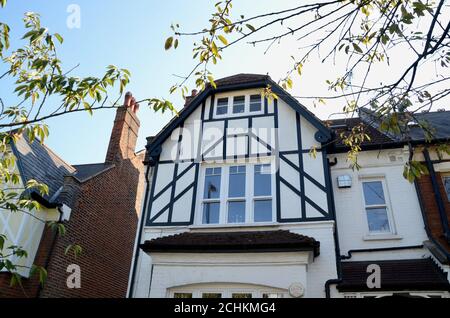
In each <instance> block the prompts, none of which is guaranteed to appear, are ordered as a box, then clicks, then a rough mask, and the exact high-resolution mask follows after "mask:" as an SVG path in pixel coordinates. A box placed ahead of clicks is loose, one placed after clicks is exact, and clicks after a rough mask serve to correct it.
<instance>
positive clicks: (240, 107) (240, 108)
mask: <svg viewBox="0 0 450 318" xmlns="http://www.w3.org/2000/svg"><path fill="white" fill-rule="evenodd" d="M244 111H245V96H235V97H234V98H233V114H240V113H243V112H244Z"/></svg>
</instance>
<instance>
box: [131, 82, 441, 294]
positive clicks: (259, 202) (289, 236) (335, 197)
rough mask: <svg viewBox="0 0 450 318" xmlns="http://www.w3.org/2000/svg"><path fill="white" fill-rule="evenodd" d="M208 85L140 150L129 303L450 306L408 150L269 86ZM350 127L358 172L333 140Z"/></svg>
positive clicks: (372, 125) (364, 118) (365, 116)
mask: <svg viewBox="0 0 450 318" xmlns="http://www.w3.org/2000/svg"><path fill="white" fill-rule="evenodd" d="M216 85H217V87H215V88H213V87H212V86H207V87H206V88H205V89H204V90H202V91H201V92H199V93H197V92H194V91H193V94H192V96H190V97H189V98H187V100H186V104H185V106H184V108H183V109H182V110H181V111H180V113H179V115H178V116H177V117H174V119H173V120H172V121H170V122H169V123H168V124H167V125H166V126H165V127H164V128H163V129H162V130H161V132H160V133H158V134H157V135H156V136H154V137H149V138H148V144H147V151H146V155H145V161H144V163H145V164H146V174H145V176H146V187H145V194H144V196H143V198H144V200H143V205H142V213H141V216H140V222H139V228H138V231H137V237H136V246H135V252H134V256H133V265H132V268H131V273H130V280H129V287H128V296H129V297H152V298H153V297H170V298H172V297H175V298H191V297H203V298H220V297H233V298H251V297H263V298H272V297H287V298H289V297H348V298H353V297H383V296H392V295H394V294H395V295H399V294H400V295H407V296H412V297H413V296H419V297H449V295H450V294H449V291H450V285H449V281H448V267H447V268H446V267H445V266H443V264H442V263H440V262H439V260H438V259H437V258H436V256H435V252H434V251H433V250H431V249H430V248H429V247H428V246H429V245H428V243H427V242H428V241H429V240H430V239H429V237H428V236H427V230H426V228H425V226H424V220H423V218H422V211H423V209H422V208H421V203H420V200H419V197H418V195H417V192H416V188H415V186H414V184H411V183H409V182H408V181H407V180H406V179H404V178H403V176H402V172H403V166H404V164H405V162H406V161H407V160H408V156H409V151H408V147H407V146H408V143H407V142H405V141H403V140H398V139H397V138H394V137H393V136H390V135H387V134H383V133H380V132H379V131H378V130H377V129H376V128H377V126H376V125H377V122H376V121H374V120H372V119H371V118H369V117H370V116H369V115H370V112H367V113H366V112H361V114H360V117H359V118H350V119H340V120H333V121H327V122H323V121H321V120H319V119H318V118H317V117H315V116H314V114H312V113H311V112H309V111H308V110H307V109H306V108H305V107H304V106H303V105H301V104H300V103H299V102H298V101H297V100H296V99H295V98H293V97H292V96H290V95H289V94H288V93H287V92H286V91H284V90H283V89H282V88H281V87H280V86H278V85H277V84H276V83H275V82H273V81H272V80H271V79H270V77H269V76H267V75H256V74H238V75H234V76H230V77H226V78H223V79H219V80H217V81H216ZM268 85H270V86H271V89H272V91H273V92H274V93H275V94H276V95H277V96H278V98H277V99H268V98H265V97H263V95H262V90H263V89H264V88H266V87H267V86H268ZM357 125H364V126H366V129H368V132H369V134H370V135H371V136H372V139H371V140H370V141H366V142H365V143H364V144H363V150H362V151H361V153H360V157H359V164H360V165H361V169H359V170H353V169H351V168H350V167H349V162H347V157H346V155H347V154H346V152H347V151H348V149H347V148H346V146H345V145H344V144H343V143H342V142H341V141H340V138H339V136H340V134H341V133H342V132H344V133H345V132H346V131H348V130H350V129H352V128H353V127H355V126H357ZM311 149H315V150H316V151H315V154H313V153H312V152H311ZM379 271H381V285H376V286H372V285H370V284H369V285H368V284H367V280H368V278H369V275H371V274H374V275H377V273H379ZM376 277H377V276H375V278H376ZM378 277H379V276H378ZM376 282H377V279H375V283H376ZM371 287H375V288H371ZM378 287H379V288H378Z"/></svg>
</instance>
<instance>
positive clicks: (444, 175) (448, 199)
mask: <svg viewBox="0 0 450 318" xmlns="http://www.w3.org/2000/svg"><path fill="white" fill-rule="evenodd" d="M445 179H450V173H448V172H446V173H443V174H442V186H443V187H444V192H445V194H446V195H447V201H448V202H450V193H448V192H447V189H446V188H445Z"/></svg>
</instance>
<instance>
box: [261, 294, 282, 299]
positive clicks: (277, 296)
mask: <svg viewBox="0 0 450 318" xmlns="http://www.w3.org/2000/svg"><path fill="white" fill-rule="evenodd" d="M262 298H283V294H282V293H263V294H262Z"/></svg>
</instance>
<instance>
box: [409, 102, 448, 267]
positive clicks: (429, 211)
mask: <svg viewBox="0 0 450 318" xmlns="http://www.w3.org/2000/svg"><path fill="white" fill-rule="evenodd" d="M417 120H419V121H426V122H427V123H429V125H430V126H431V127H433V130H434V133H433V140H432V141H431V142H425V136H424V134H423V132H422V131H421V130H420V129H419V128H418V127H417V123H415V122H411V135H412V143H413V151H414V154H415V157H414V159H415V160H418V161H422V162H423V164H424V165H426V167H427V169H428V172H429V173H428V174H427V175H424V176H422V177H421V178H419V179H418V180H416V181H415V185H416V188H417V192H418V195H419V200H420V203H421V208H422V213H423V216H424V221H425V229H426V230H427V233H428V236H429V241H428V242H426V243H425V244H426V245H427V247H428V248H429V249H430V250H431V251H433V255H434V256H435V257H436V260H437V261H438V262H439V263H441V264H442V266H443V268H445V269H446V271H447V272H450V225H449V224H450V155H449V154H448V153H446V152H445V151H443V150H442V149H441V145H442V144H448V143H450V126H449V123H450V111H438V112H429V113H422V114H419V115H418V116H417Z"/></svg>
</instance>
